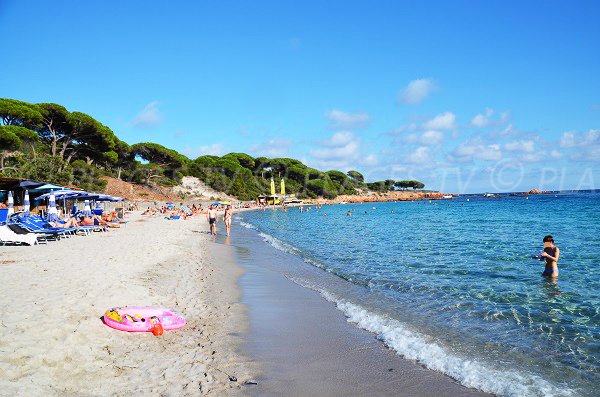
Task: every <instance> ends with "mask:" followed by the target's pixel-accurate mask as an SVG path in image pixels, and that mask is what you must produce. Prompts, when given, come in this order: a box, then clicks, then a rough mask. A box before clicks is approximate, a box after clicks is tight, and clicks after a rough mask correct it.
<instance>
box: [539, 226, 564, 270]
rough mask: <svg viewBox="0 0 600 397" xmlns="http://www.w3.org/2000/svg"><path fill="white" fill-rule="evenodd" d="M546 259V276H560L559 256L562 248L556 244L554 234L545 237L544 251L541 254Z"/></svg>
mask: <svg viewBox="0 0 600 397" xmlns="http://www.w3.org/2000/svg"><path fill="white" fill-rule="evenodd" d="M540 256H541V257H542V258H544V260H545V261H546V268H545V269H544V272H543V273H542V276H544V277H552V278H554V277H558V258H559V257H560V249H558V247H557V246H555V245H554V238H553V237H552V236H546V237H544V251H543V252H542V253H541V254H540Z"/></svg>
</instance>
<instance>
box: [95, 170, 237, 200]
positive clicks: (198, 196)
mask: <svg viewBox="0 0 600 397" xmlns="http://www.w3.org/2000/svg"><path fill="white" fill-rule="evenodd" d="M102 179H103V180H105V181H106V189H105V190H104V192H105V193H106V194H110V195H113V196H119V197H124V198H126V199H128V200H143V201H180V200H201V201H210V200H232V199H233V197H231V196H228V195H226V194H224V193H222V192H217V191H216V190H214V189H212V188H211V187H209V186H207V185H206V184H205V183H204V182H202V181H201V180H199V179H198V178H194V177H183V178H182V181H181V182H182V183H181V185H177V186H173V187H159V186H148V185H141V184H138V183H132V182H125V181H121V180H119V179H116V178H112V177H108V176H105V177H102Z"/></svg>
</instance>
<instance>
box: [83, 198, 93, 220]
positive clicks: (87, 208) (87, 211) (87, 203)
mask: <svg viewBox="0 0 600 397" xmlns="http://www.w3.org/2000/svg"><path fill="white" fill-rule="evenodd" d="M83 214H84V215H85V216H87V217H91V216H92V208H91V207H90V200H85V205H84V207H83Z"/></svg>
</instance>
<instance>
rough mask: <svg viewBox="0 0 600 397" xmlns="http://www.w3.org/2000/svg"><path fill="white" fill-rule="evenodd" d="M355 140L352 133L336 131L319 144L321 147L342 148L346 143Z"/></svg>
mask: <svg viewBox="0 0 600 397" xmlns="http://www.w3.org/2000/svg"><path fill="white" fill-rule="evenodd" d="M354 139H355V136H354V133H353V132H351V131H338V132H336V133H334V134H333V135H332V136H330V137H329V138H326V139H324V140H323V141H322V142H321V144H322V145H323V146H344V145H346V144H347V143H348V142H350V141H353V140H354Z"/></svg>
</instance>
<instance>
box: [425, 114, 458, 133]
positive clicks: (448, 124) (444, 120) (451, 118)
mask: <svg viewBox="0 0 600 397" xmlns="http://www.w3.org/2000/svg"><path fill="white" fill-rule="evenodd" d="M455 120H456V115H454V113H452V112H445V113H440V114H438V115H437V116H435V117H434V118H432V119H431V120H428V121H426V122H424V123H423V124H422V125H421V128H423V129H426V130H450V129H452V128H454V127H455V126H456V123H455Z"/></svg>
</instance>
